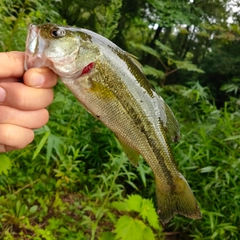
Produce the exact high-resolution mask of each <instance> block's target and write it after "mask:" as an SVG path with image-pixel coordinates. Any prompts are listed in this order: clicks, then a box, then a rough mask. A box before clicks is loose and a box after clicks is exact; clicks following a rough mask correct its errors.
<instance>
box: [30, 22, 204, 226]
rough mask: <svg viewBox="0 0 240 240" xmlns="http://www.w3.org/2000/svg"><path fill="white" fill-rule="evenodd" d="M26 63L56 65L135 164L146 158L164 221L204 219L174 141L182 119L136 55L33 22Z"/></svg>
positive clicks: (75, 31)
mask: <svg viewBox="0 0 240 240" xmlns="http://www.w3.org/2000/svg"><path fill="white" fill-rule="evenodd" d="M25 66H26V69H28V68H31V67H49V68H50V69H52V70H53V71H54V72H55V73H56V74H58V75H59V77H60V80H61V81H62V82H63V83H64V84H65V85H66V87H68V88H69V89H70V91H71V92H72V93H73V94H74V95H75V97H76V98H77V99H78V100H79V102H80V103H81V104H82V105H83V106H84V107H85V108H86V110H87V111H89V112H90V113H91V114H92V115H93V116H95V117H96V118H97V119H99V120H100V121H101V122H103V124H104V125H106V126H107V127H108V128H109V129H111V130H112V131H113V132H114V133H115V135H116V137H117V139H118V140H119V142H120V144H121V145H122V147H123V150H124V151H125V153H126V155H127V156H128V158H129V160H130V161H131V163H132V164H133V165H134V166H137V164H138V159H139V155H142V156H143V158H144V159H145V160H146V162H147V163H148V164H149V166H150V167H151V169H152V171H153V173H154V177H155V184H156V195H157V204H158V212H159V215H160V220H161V221H162V223H163V224H165V223H167V222H168V221H169V220H170V219H171V218H172V217H173V216H174V214H181V215H184V216H186V217H189V218H193V219H199V218H201V213H200V210H199V207H198V204H197V201H196V199H195V197H194V195H193V193H192V191H191V189H190V187H189V185H188V183H187V181H186V180H185V178H184V177H183V176H182V175H181V173H180V172H179V171H178V169H177V166H176V164H175V161H174V158H173V155H172V152H171V149H170V145H169V143H168V140H169V139H172V140H176V139H178V138H179V125H178V122H177V120H176V118H175V117H174V115H173V113H172V111H171V109H170V108H169V107H168V105H167V104H166V103H165V102H164V100H163V99H162V98H161V97H160V96H158V95H157V94H156V93H155V92H154V91H153V90H152V89H151V87H150V84H149V82H148V81H147V79H146V77H145V75H144V73H143V71H142V70H141V65H140V63H138V62H137V61H136V59H135V58H134V57H133V56H132V55H130V54H128V53H127V52H125V51H123V50H122V49H120V48H119V47H117V46H116V45H115V44H114V43H112V42H111V41H109V40H108V39H106V38H104V37H103V36H100V35H98V34H96V33H94V32H91V31H89V30H86V29H81V28H73V27H67V26H59V25H56V24H43V25H39V26H36V25H30V26H29V30H28V37H27V42H26V54H25Z"/></svg>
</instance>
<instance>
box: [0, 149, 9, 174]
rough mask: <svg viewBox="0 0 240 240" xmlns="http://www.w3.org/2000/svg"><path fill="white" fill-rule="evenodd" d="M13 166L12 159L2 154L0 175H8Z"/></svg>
mask: <svg viewBox="0 0 240 240" xmlns="http://www.w3.org/2000/svg"><path fill="white" fill-rule="evenodd" d="M11 166H12V164H11V160H10V158H9V157H8V156H7V155H6V154H4V153H0V175H1V174H5V175H7V174H8V170H10V169H11Z"/></svg>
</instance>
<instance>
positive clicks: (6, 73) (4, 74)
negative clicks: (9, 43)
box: [0, 51, 25, 78]
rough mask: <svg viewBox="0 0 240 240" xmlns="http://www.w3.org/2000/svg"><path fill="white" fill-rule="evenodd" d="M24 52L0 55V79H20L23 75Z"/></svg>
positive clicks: (2, 53)
mask: <svg viewBox="0 0 240 240" xmlns="http://www.w3.org/2000/svg"><path fill="white" fill-rule="evenodd" d="M24 55H25V54H24V52H17V51H14V52H1V53H0V66H1V71H0V78H8V77H17V78H18V77H22V75H23V73H24Z"/></svg>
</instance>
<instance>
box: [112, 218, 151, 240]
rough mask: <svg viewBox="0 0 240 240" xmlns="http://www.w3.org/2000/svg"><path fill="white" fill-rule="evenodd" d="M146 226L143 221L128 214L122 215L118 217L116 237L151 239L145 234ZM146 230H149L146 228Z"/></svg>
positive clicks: (136, 239) (125, 239) (139, 239)
mask: <svg viewBox="0 0 240 240" xmlns="http://www.w3.org/2000/svg"><path fill="white" fill-rule="evenodd" d="M146 228H147V226H146V225H145V224H144V223H143V222H142V221H140V220H137V219H133V218H131V217H128V216H122V217H120V218H119V219H118V221H117V223H116V229H115V231H114V232H115V233H116V234H117V235H116V239H121V240H129V239H131V240H145V239H146V240H150V239H149V238H146V237H145V235H144V233H145V229H146ZM146 232H148V231H147V230H146ZM152 239H154V238H152Z"/></svg>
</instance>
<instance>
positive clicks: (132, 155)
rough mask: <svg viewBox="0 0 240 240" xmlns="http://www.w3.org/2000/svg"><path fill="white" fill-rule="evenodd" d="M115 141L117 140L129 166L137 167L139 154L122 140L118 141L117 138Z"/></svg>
mask: <svg viewBox="0 0 240 240" xmlns="http://www.w3.org/2000/svg"><path fill="white" fill-rule="evenodd" d="M116 137H117V136H116ZM117 139H118V141H119V143H120V144H121V146H122V148H123V151H124V152H125V154H126V155H127V157H128V159H129V161H130V162H131V164H132V165H133V166H134V167H138V163H139V159H140V158H139V153H138V152H137V151H136V150H135V149H133V148H132V147H130V146H129V145H128V144H127V143H126V142H125V141H124V140H122V139H120V138H119V137H117Z"/></svg>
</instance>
